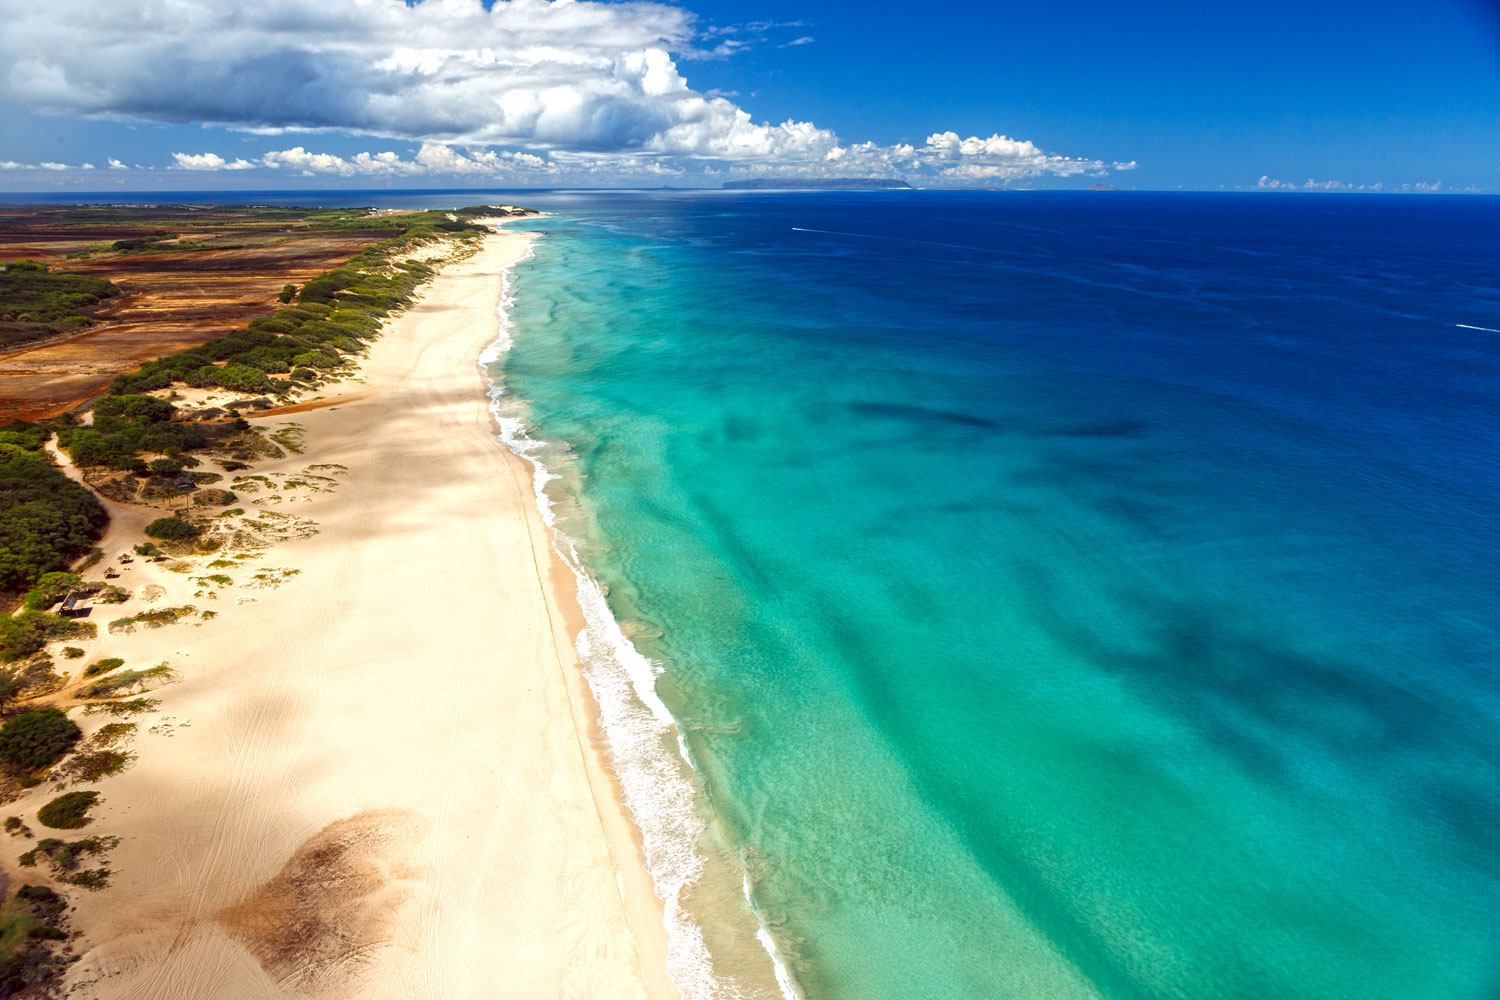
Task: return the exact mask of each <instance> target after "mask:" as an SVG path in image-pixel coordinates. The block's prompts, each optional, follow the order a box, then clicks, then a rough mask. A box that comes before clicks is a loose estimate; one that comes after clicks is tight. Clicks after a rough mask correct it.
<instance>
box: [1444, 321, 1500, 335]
mask: <svg viewBox="0 0 1500 1000" xmlns="http://www.w3.org/2000/svg"><path fill="white" fill-rule="evenodd" d="M1453 325H1454V326H1456V327H1458V328H1459V329H1462V330H1483V331H1484V332H1485V333H1500V330H1496V329H1495V328H1494V327H1492V326H1470V325H1469V324H1468V323H1454V324H1453Z"/></svg>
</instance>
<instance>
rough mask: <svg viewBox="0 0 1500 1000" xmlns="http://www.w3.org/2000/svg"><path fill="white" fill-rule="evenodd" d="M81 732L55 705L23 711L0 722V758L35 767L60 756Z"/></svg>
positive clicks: (34, 769) (20, 766) (37, 767)
mask: <svg viewBox="0 0 1500 1000" xmlns="http://www.w3.org/2000/svg"><path fill="white" fill-rule="evenodd" d="M81 736H83V732H82V731H81V730H80V729H79V728H78V726H77V725H76V724H75V723H74V722H73V720H72V719H70V718H68V717H67V716H66V715H64V714H63V713H62V712H61V711H60V710H59V709H56V708H39V709H37V710H36V711H34V712H25V713H22V714H21V715H18V716H16V717H15V718H14V719H11V720H10V721H9V722H7V723H6V724H5V725H3V726H0V759H4V760H6V761H9V762H10V763H11V764H14V765H15V766H16V767H19V768H22V769H23V770H27V771H36V770H40V769H41V768H44V767H47V766H49V765H51V764H54V763H56V762H57V761H59V760H61V759H62V758H63V755H64V754H66V753H67V752H68V751H69V750H71V749H73V744H74V743H77V742H78V740H79V738H80V737H81Z"/></svg>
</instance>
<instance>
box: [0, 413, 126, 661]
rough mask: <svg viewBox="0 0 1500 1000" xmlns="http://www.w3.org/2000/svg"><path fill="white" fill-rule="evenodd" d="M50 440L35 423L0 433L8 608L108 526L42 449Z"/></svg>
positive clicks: (1, 564)
mask: <svg viewBox="0 0 1500 1000" xmlns="http://www.w3.org/2000/svg"><path fill="white" fill-rule="evenodd" d="M48 436H50V435H49V433H48V432H46V431H44V430H42V429H41V428H38V427H37V426H36V425H34V424H23V425H16V424H12V425H10V426H9V427H7V428H5V429H4V430H0V597H4V598H6V599H7V603H11V604H13V603H14V601H15V599H16V598H17V597H18V596H19V595H21V594H23V593H25V592H26V591H28V590H30V589H31V588H32V587H34V586H36V585H37V583H38V581H40V580H41V579H42V577H43V576H44V575H46V574H48V573H56V572H60V571H63V570H66V569H67V567H68V565H69V564H70V563H71V562H73V561H74V560H76V559H78V558H79V557H81V556H83V555H85V554H86V553H87V552H88V551H89V549H90V548H91V547H92V546H93V544H94V542H96V541H97V540H98V539H99V536H100V535H101V534H102V533H103V531H104V526H105V524H106V523H108V521H109V515H107V514H106V513H105V512H104V507H103V505H102V504H100V503H99V501H98V499H96V498H95V497H94V495H93V493H91V492H89V490H88V488H87V487H84V486H82V485H80V484H78V483H75V482H74V481H73V480H71V479H69V478H68V477H67V476H66V475H64V474H63V471H62V470H61V469H59V468H58V467H57V466H56V465H55V464H53V462H52V459H51V457H50V456H48V455H47V453H46V452H45V451H43V450H42V445H43V443H44V442H45V441H46V439H47V437H48ZM3 641H4V640H3V639H0V644H3Z"/></svg>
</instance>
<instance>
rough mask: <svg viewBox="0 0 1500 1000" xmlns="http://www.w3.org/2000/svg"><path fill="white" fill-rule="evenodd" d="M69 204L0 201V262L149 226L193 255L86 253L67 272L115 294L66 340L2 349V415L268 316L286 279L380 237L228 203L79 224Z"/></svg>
mask: <svg viewBox="0 0 1500 1000" xmlns="http://www.w3.org/2000/svg"><path fill="white" fill-rule="evenodd" d="M80 214H82V213H80V212H79V211H78V210H77V209H69V208H48V207H33V206H26V207H15V206H10V207H6V206H0V261H6V260H15V259H18V258H23V257H25V258H30V259H32V260H41V261H45V262H47V263H48V264H52V265H54V266H55V265H57V264H59V263H62V262H64V261H65V259H66V258H67V256H68V255H69V254H71V253H75V252H77V251H82V250H87V249H89V248H90V247H98V246H99V245H101V244H104V245H107V244H109V243H112V242H113V241H115V240H119V239H127V238H131V237H138V236H144V235H150V234H152V233H153V232H155V231H157V230H166V231H168V232H172V233H179V234H181V236H182V238H183V240H184V241H191V242H193V243H196V244H203V245H204V248H203V249H200V250H181V251H176V252H164V253H131V254H126V255H121V254H117V253H113V252H109V251H103V252H98V251H96V252H94V253H91V254H90V255H89V257H87V258H82V259H75V260H71V261H66V266H67V267H68V268H69V269H70V270H75V271H79V272H81V273H83V274H89V275H93V276H95V277H100V278H108V279H109V280H110V281H113V282H114V283H115V284H116V285H119V286H120V287H121V288H122V289H123V290H124V293H125V294H123V295H122V296H120V297H119V298H118V299H115V300H112V301H111V302H110V304H109V306H108V307H107V308H106V309H104V310H103V311H101V312H100V313H98V314H97V318H98V322H97V323H95V324H94V325H93V326H90V327H88V328H86V329H84V330H81V331H78V332H77V333H74V334H71V335H68V336H66V337H65V338H64V339H60V340H54V341H50V342H43V343H41V344H37V345H26V346H23V347H21V348H19V349H17V350H13V351H11V352H8V353H4V354H0V421H5V420H11V419H27V420H34V419H41V418H45V417H50V416H53V415H55V414H58V413H61V412H62V411H64V410H66V409H69V408H71V407H74V406H77V405H78V404H79V403H82V402H84V401H85V400H88V399H91V398H93V397H94V396H97V395H99V394H100V393H101V392H103V391H104V389H105V388H106V387H107V386H108V385H109V383H110V380H111V379H113V378H114V377H115V376H116V375H118V374H120V373H121V372H124V371H129V370H131V369H134V368H135V367H136V366H137V365H139V364H141V363H142V362H144V361H149V360H151V359H153V358H158V357H161V356H162V355H164V354H171V353H172V352H173V351H180V350H182V349H184V348H188V347H193V346H195V345H197V344H201V343H203V342H205V341H208V340H213V339H214V338H216V337H221V336H223V335H224V334H225V333H228V332H229V331H230V330H232V329H235V328H236V327H242V326H244V325H245V323H247V322H248V321H249V320H251V319H253V318H254V317H256V316H261V315H264V314H266V313H269V312H272V311H274V310H275V309H276V308H277V307H278V306H279V305H280V303H278V302H277V300H276V296H277V294H278V293H279V292H280V291H281V287H282V286H283V285H284V284H287V283H288V282H290V283H292V284H294V285H301V284H302V283H303V282H305V281H307V279H309V278H312V277H315V276H316V275H318V274H320V273H322V272H324V271H327V270H329V269H331V268H334V267H337V266H339V265H340V264H342V263H344V262H345V261H347V260H348V259H349V258H350V257H352V256H353V255H354V254H355V253H357V252H358V251H359V250H360V248H362V247H364V246H366V245H368V244H370V243H373V242H376V241H377V240H379V239H381V238H382V237H381V236H380V235H379V234H374V233H369V232H332V233H329V232H312V231H309V227H308V226H307V224H306V223H304V222H302V221H301V220H300V219H295V218H292V219H273V220H266V219H262V218H258V217H256V216H254V215H249V214H244V215H240V216H237V214H236V212H235V210H232V209H227V210H226V209H198V210H189V209H185V208H183V207H180V206H163V207H160V208H138V209H120V210H116V211H115V212H113V213H112V214H113V215H114V216H115V217H116V218H117V219H118V221H116V219H110V220H109V221H108V222H80V221H78V219H77V216H79V215H80Z"/></svg>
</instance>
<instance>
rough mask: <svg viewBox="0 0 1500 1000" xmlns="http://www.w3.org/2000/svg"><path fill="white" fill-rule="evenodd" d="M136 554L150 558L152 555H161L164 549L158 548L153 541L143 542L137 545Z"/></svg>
mask: <svg viewBox="0 0 1500 1000" xmlns="http://www.w3.org/2000/svg"><path fill="white" fill-rule="evenodd" d="M135 554H136V555H138V556H146V557H148V558H149V557H150V556H159V555H161V554H162V551H161V549H159V548H157V547H156V545H155V544H153V543H152V542H142V543H141V544H139V545H137V546H136V547H135Z"/></svg>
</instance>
